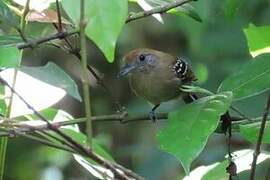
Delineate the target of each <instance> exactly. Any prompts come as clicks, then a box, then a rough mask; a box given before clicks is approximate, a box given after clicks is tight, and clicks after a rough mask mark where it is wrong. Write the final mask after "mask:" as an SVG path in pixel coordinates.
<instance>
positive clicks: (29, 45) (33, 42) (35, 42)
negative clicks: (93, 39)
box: [17, 31, 78, 49]
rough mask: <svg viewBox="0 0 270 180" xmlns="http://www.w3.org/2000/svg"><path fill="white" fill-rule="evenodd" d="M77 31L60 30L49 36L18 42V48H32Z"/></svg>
mask: <svg viewBox="0 0 270 180" xmlns="http://www.w3.org/2000/svg"><path fill="white" fill-rule="evenodd" d="M77 33H78V31H71V32H60V33H59V32H58V33H56V34H53V35H50V36H48V37H44V38H39V39H34V40H31V41H30V40H29V41H28V42H27V43H18V44H17V48H18V49H25V48H32V47H35V46H37V45H39V44H43V43H46V42H48V41H51V40H55V39H63V38H65V37H68V36H71V35H73V34H77Z"/></svg>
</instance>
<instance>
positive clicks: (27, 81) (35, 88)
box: [0, 67, 66, 117]
mask: <svg viewBox="0 0 270 180" xmlns="http://www.w3.org/2000/svg"><path fill="white" fill-rule="evenodd" d="M32 68H34V67H32ZM47 73H49V72H47ZM0 75H1V77H2V78H3V79H4V80H5V81H7V82H8V83H9V85H11V84H12V82H13V77H14V69H7V70H4V71H2V72H1V73H0ZM15 90H16V91H17V92H18V93H19V94H20V95H21V96H22V97H23V98H24V99H25V100H26V101H27V102H28V103H29V104H30V105H31V106H32V107H33V108H35V110H37V111H40V110H42V109H45V108H48V107H50V106H52V105H53V104H55V103H56V102H58V101H59V100H60V99H62V98H63V97H64V96H65V94H66V92H65V91H64V90H63V89H61V88H59V87H56V86H52V85H50V84H47V83H45V82H42V81H40V80H39V79H35V78H33V77H32V76H30V75H28V74H26V73H24V72H21V71H19V72H18V73H17V78H16V86H15ZM10 93H11V92H10V89H9V88H8V87H6V88H5V96H6V97H9V96H10ZM8 100H9V99H6V101H8ZM30 113H33V112H32V110H31V109H29V108H28V107H27V106H26V105H25V103H24V102H22V101H21V100H20V99H19V98H18V96H17V95H14V98H13V103H12V107H11V117H16V116H21V115H25V114H30Z"/></svg>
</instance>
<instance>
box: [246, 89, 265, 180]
mask: <svg viewBox="0 0 270 180" xmlns="http://www.w3.org/2000/svg"><path fill="white" fill-rule="evenodd" d="M269 111H270V92H269V94H268V99H267V103H266V106H265V110H264V112H263V118H262V123H261V128H260V131H259V136H258V139H257V143H256V147H255V151H254V153H253V161H252V165H251V170H250V176H249V179H250V180H254V177H255V170H256V162H257V158H258V156H259V154H260V151H261V144H262V139H263V134H264V129H265V124H266V120H267V117H268V114H269Z"/></svg>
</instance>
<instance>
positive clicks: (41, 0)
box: [12, 0, 55, 12]
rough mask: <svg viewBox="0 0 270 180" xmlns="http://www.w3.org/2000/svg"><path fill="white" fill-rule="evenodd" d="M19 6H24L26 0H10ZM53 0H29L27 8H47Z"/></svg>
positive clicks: (41, 9) (39, 9)
mask: <svg viewBox="0 0 270 180" xmlns="http://www.w3.org/2000/svg"><path fill="white" fill-rule="evenodd" d="M12 1H14V2H16V3H17V4H19V5H21V6H25V4H26V1H27V0H12ZM54 2H55V0H30V3H29V8H30V9H33V10H36V11H39V12H41V11H43V10H45V9H47V8H48V7H49V6H50V4H51V3H54Z"/></svg>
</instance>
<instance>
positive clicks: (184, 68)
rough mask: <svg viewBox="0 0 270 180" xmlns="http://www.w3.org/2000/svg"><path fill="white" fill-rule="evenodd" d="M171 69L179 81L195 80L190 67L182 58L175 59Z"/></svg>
mask: <svg viewBox="0 0 270 180" xmlns="http://www.w3.org/2000/svg"><path fill="white" fill-rule="evenodd" d="M172 69H173V71H174V73H175V75H176V77H178V78H179V79H181V80H182V81H183V82H187V83H188V82H192V81H196V80H197V78H196V77H195V75H194V73H193V72H192V69H191V66H190V65H189V64H188V63H187V61H186V60H185V59H184V58H181V57H177V58H176V60H175V61H174V64H173V66H172Z"/></svg>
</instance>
